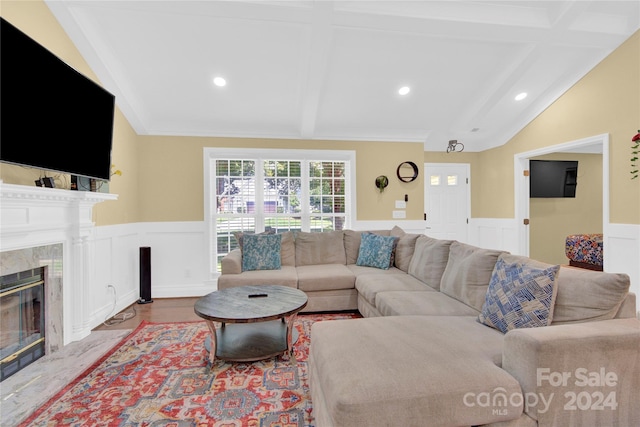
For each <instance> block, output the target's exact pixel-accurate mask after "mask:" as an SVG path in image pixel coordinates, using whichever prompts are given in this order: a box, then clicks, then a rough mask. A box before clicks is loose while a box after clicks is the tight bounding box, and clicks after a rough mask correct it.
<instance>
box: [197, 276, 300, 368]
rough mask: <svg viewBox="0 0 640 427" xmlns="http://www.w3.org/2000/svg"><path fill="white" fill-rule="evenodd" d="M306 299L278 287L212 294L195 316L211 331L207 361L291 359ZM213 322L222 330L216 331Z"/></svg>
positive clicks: (201, 301) (199, 305) (200, 301)
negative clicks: (296, 325)
mask: <svg viewBox="0 0 640 427" xmlns="http://www.w3.org/2000/svg"><path fill="white" fill-rule="evenodd" d="M306 305H307V295H306V294H305V293H304V292H303V291H301V290H298V289H295V288H290V287H288V286H278V285H257V286H238V287H235V288H228V289H222V290H219V291H215V292H211V293H210V294H207V295H205V296H203V297H201V298H200V299H198V300H197V301H196V303H195V306H194V310H195V313H196V314H197V315H198V316H200V317H202V318H203V319H204V320H205V321H206V323H207V326H208V327H209V330H210V331H211V340H210V342H209V345H210V349H209V361H210V362H211V364H212V365H213V363H214V361H215V360H216V358H217V359H222V360H230V361H237V362H248V361H254V360H261V359H266V358H269V357H273V356H277V355H279V354H283V355H286V356H289V357H291V356H292V350H293V344H294V343H295V342H296V340H297V339H298V336H297V331H296V330H295V328H294V327H293V322H294V320H295V318H296V315H297V314H298V312H299V311H300V310H302V309H303V308H304V307H305V306H306ZM215 322H220V323H221V326H220V327H219V328H216V325H215Z"/></svg>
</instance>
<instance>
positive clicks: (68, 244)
mask: <svg viewBox="0 0 640 427" xmlns="http://www.w3.org/2000/svg"><path fill="white" fill-rule="evenodd" d="M116 199H117V196H116V195H114V194H106V193H95V192H86V191H71V190H62V189H56V188H46V187H35V186H34V187H29V186H24V185H14V184H5V183H3V182H2V181H0V275H2V276H3V275H6V274H11V273H15V272H18V271H24V270H28V269H30V268H35V267H42V266H46V267H47V268H46V271H47V276H46V278H45V323H46V330H45V337H46V338H45V340H46V344H45V354H49V353H55V352H56V351H58V350H60V349H61V348H62V347H63V346H65V345H67V344H69V343H70V342H72V341H78V340H81V339H82V338H85V337H86V336H88V335H89V334H90V333H91V328H90V318H89V316H90V313H87V312H86V307H87V306H88V304H86V301H87V298H88V295H89V294H90V290H91V285H92V282H93V272H94V271H95V268H94V258H93V252H94V250H93V245H94V223H93V221H92V210H93V206H94V205H95V204H96V203H100V202H103V201H107V200H116Z"/></svg>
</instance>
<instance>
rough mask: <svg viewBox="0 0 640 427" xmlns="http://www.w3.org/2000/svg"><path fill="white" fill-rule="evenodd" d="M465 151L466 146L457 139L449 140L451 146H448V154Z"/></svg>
mask: <svg viewBox="0 0 640 427" xmlns="http://www.w3.org/2000/svg"><path fill="white" fill-rule="evenodd" d="M462 150H464V144H462V143H461V142H458V140H457V139H451V140H449V145H448V146H447V153H454V152H458V153H459V152H461V151H462Z"/></svg>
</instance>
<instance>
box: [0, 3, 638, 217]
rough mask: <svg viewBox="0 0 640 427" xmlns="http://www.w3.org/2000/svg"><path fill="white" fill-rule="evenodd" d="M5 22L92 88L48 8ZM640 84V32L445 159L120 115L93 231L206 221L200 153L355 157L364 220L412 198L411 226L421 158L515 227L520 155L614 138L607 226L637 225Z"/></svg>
mask: <svg viewBox="0 0 640 427" xmlns="http://www.w3.org/2000/svg"><path fill="white" fill-rule="evenodd" d="M0 13H1V14H2V16H3V17H4V18H5V19H7V20H9V21H11V22H12V23H13V24H14V25H16V26H17V27H19V28H20V29H22V30H23V31H25V32H26V33H27V34H29V35H30V36H31V37H33V38H34V39H36V40H37V41H38V42H39V43H41V44H43V45H44V46H45V47H47V48H48V49H50V50H51V51H52V52H54V53H55V54H56V55H58V56H60V57H61V58H62V59H63V60H65V61H66V62H68V63H69V64H71V65H72V66H73V67H74V68H76V69H77V70H78V71H80V72H82V73H83V74H85V75H87V76H88V77H90V78H93V79H96V78H95V75H94V74H93V72H92V71H91V70H90V69H89V67H88V65H87V64H86V62H85V61H84V59H83V58H82V56H81V55H80V54H79V52H78V50H77V49H76V48H75V46H74V45H73V43H71V41H70V40H69V38H68V37H67V36H66V34H65V33H64V31H63V30H62V28H61V27H60V26H59V24H58V23H57V21H56V20H55V18H54V17H53V15H52V14H51V12H50V11H49V9H48V7H47V6H46V4H45V3H44V2H42V1H6V0H3V1H2V9H1V10H0ZM639 76H640V33H636V34H635V35H633V36H632V37H631V38H630V39H629V40H628V41H626V42H625V43H624V44H623V45H622V46H621V47H620V48H618V49H617V50H616V51H615V52H614V53H612V54H611V55H610V56H609V57H608V58H606V59H605V60H604V61H602V63H600V64H599V65H598V66H596V67H595V68H594V69H593V70H592V71H591V72H590V73H589V74H588V75H587V76H585V77H584V78H583V79H582V80H581V81H580V82H578V83H577V84H576V85H575V86H574V87H573V88H571V89H570V90H569V91H567V92H566V93H565V94H564V95H563V96H562V97H561V98H560V99H558V100H557V101H556V102H555V103H554V104H553V105H551V106H550V107H549V108H548V109H547V110H546V111H544V112H543V113H541V114H540V115H539V116H538V117H537V118H536V119H535V120H533V121H532V122H531V123H530V124H529V125H527V126H526V127H525V128H524V129H523V130H522V131H521V132H519V133H518V134H517V135H516V136H514V138H512V139H511V140H510V141H509V142H508V143H507V144H505V145H503V146H501V147H498V148H494V149H491V150H487V151H484V152H480V153H466V152H463V153H451V154H446V153H444V149H445V147H443V152H442V153H440V152H438V153H432V152H427V153H425V152H423V148H422V144H416V143H393V142H389V143H382V142H341V141H300V140H265V139H232V138H192V137H156V136H137V135H135V133H134V132H133V130H132V129H131V127H130V126H129V124H128V123H127V121H126V120H125V119H124V117H123V116H122V115H121V114H120V113H119V111H118V112H117V114H116V121H115V129H114V150H113V162H114V164H115V165H116V167H117V168H118V169H121V170H122V171H123V175H122V176H115V177H113V179H112V182H111V185H110V187H111V188H110V190H111V192H113V193H117V194H119V200H118V201H115V202H106V203H103V204H101V205H99V206H98V208H97V209H96V223H97V224H98V225H107V224H119V223H128V222H138V221H199V220H202V219H203V198H204V195H203V182H202V181H203V176H202V170H203V158H202V156H203V147H260V148H309V149H336V148H342V149H348V150H354V151H356V171H357V194H356V197H357V199H356V200H357V212H358V216H357V219H358V220H387V219H391V211H392V210H393V205H394V201H395V200H401V199H403V198H404V195H405V194H408V195H409V203H408V205H407V219H413V220H416V219H421V218H422V213H423V205H424V195H423V193H424V192H423V184H422V183H423V180H422V178H423V165H422V164H419V166H420V172H421V173H420V179H418V180H417V181H416V182H414V183H410V184H404V183H400V182H399V181H398V180H397V178H396V177H395V170H396V167H397V165H398V164H399V163H401V162H403V161H406V160H414V161H415V160H416V159H424V161H425V162H448V163H470V164H471V193H472V195H471V214H472V217H477V218H513V216H514V210H515V209H514V184H513V156H514V154H517V153H520V152H524V151H530V150H532V149H536V148H541V147H545V146H549V145H555V144H559V143H563V142H567V141H573V140H576V139H580V138H585V137H588V136H593V135H598V134H602V133H608V134H609V135H610V138H611V142H610V147H609V148H610V162H611V165H610V169H611V177H610V180H611V205H610V215H611V221H612V222H619V223H628V224H640V179H636V180H633V181H632V180H630V179H629V176H630V173H629V171H630V162H629V158H630V151H631V150H630V146H631V137H632V136H633V135H634V134H635V133H636V131H637V130H638V127H640V103H639V102H638V99H639V95H640V78H639ZM96 81H97V79H96ZM36 173H37V172H36ZM32 174H33V172H25V171H24V170H23V168H18V167H13V166H10V165H2V167H1V169H0V177H1V178H2V179H3V180H4V181H5V182H7V183H15V184H24V185H33V179H35V178H33V177H32ZM378 175H387V176H388V177H389V180H390V184H389V187H387V189H386V190H385V192H384V193H382V194H380V193H379V192H378V190H377V189H376V187H375V185H374V180H375V177H376V176H378ZM36 177H37V175H36Z"/></svg>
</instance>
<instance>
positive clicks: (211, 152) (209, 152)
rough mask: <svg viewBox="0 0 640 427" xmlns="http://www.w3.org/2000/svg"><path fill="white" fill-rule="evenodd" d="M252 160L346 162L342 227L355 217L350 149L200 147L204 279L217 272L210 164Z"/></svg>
mask: <svg viewBox="0 0 640 427" xmlns="http://www.w3.org/2000/svg"><path fill="white" fill-rule="evenodd" d="M219 158H220V159H229V158H238V159H254V160H258V161H262V160H265V159H269V160H273V159H275V160H300V161H302V162H308V161H322V160H327V161H344V162H347V163H348V167H347V171H346V172H347V173H346V174H347V179H348V183H347V186H346V188H345V191H346V194H345V196H346V197H345V201H346V203H347V206H348V208H347V209H348V212H349V215H348V216H347V219H346V223H345V226H346V227H350V226H351V225H350V223H351V222H352V221H353V220H355V218H357V214H356V205H357V203H356V200H357V198H356V152H355V151H353V150H302V149H293V150H291V149H280V148H228V147H227V148H218V147H204V149H203V163H204V164H203V174H202V175H203V181H204V188H203V190H204V191H203V192H204V194H203V198H204V230H205V236H204V244H205V254H206V255H207V260H208V262H206V266H207V277H209V278H210V279H215V278H217V277H218V276H219V275H220V273H218V272H217V271H216V270H217V268H216V266H217V262H216V257H217V255H216V251H215V249H214V248H213V247H212V246H213V244H212V235H213V233H215V223H214V222H213V221H212V219H213V216H214V213H215V197H213V194H212V190H213V188H212V185H211V184H212V179H213V178H214V177H212V175H211V173H212V171H213V170H214V168H213V166H212V165H213V164H214V162H215V161H216V159H219Z"/></svg>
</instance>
